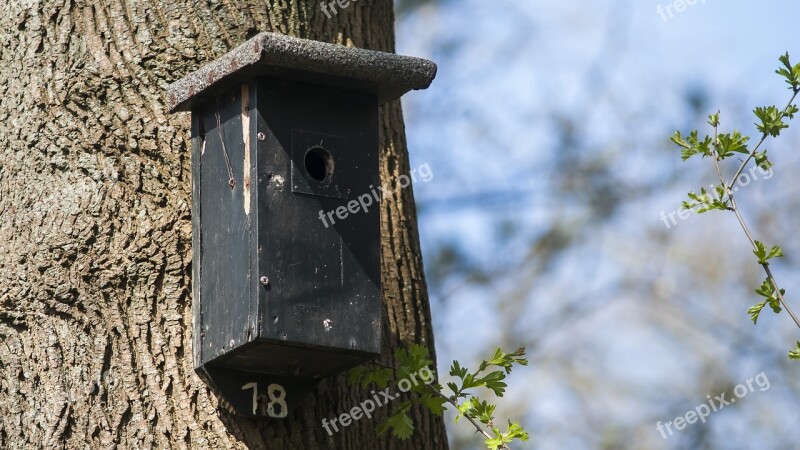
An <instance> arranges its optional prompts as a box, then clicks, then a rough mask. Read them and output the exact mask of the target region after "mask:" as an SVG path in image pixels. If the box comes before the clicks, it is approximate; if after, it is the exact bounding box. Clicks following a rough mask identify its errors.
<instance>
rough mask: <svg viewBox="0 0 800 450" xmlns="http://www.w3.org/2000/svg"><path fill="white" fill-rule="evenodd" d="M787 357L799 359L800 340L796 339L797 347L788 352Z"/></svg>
mask: <svg viewBox="0 0 800 450" xmlns="http://www.w3.org/2000/svg"><path fill="white" fill-rule="evenodd" d="M789 359H800V341H797V347H795V349H794V350H792V351H790V352H789Z"/></svg>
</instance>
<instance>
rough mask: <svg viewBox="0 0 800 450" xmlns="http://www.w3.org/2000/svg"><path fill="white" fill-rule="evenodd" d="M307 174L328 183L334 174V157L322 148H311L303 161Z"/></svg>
mask: <svg viewBox="0 0 800 450" xmlns="http://www.w3.org/2000/svg"><path fill="white" fill-rule="evenodd" d="M303 163H304V165H305V166H306V172H308V175H309V176H311V178H313V179H315V180H317V181H328V180H329V179H330V178H331V174H333V156H332V155H331V152H329V151H327V150H325V149H324V148H322V147H311V148H310V149H308V151H307V152H306V157H305V159H304V161H303Z"/></svg>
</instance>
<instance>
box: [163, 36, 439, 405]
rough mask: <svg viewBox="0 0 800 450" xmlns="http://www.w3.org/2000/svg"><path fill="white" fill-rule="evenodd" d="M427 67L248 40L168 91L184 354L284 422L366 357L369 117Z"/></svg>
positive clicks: (371, 253) (372, 234)
mask: <svg viewBox="0 0 800 450" xmlns="http://www.w3.org/2000/svg"><path fill="white" fill-rule="evenodd" d="M435 74H436V65H435V64H433V63H432V62H430V61H427V60H424V59H419V58H412V57H406V56H399V55H395V54H390V53H382V52H376V51H369V50H363V49H356V48H348V47H345V46H341V45H333V44H326V43H321V42H316V41H310V40H304V39H297V38H291V37H287V36H282V35H277V34H273V33H261V34H259V35H257V36H255V37H253V38H252V39H250V40H248V41H247V42H245V43H244V44H242V45H240V46H239V47H237V48H235V49H234V50H232V51H231V52H229V53H227V54H225V55H223V56H222V57H220V58H219V59H217V60H215V61H213V62H211V63H209V64H208V65H206V66H204V67H202V68H200V69H199V70H197V71H196V72H194V73H191V74H189V75H188V76H186V77H185V78H183V79H181V80H179V81H177V82H175V83H173V84H172V85H170V87H169V93H168V96H169V105H170V110H171V111H172V112H175V111H191V114H192V131H191V133H192V158H191V159H192V236H193V237H192V247H193V258H194V259H193V262H192V268H193V281H192V291H193V305H192V309H193V316H194V321H193V336H194V339H193V345H194V350H193V356H194V364H195V367H196V369H197V371H198V373H200V374H201V375H202V376H203V378H204V379H205V380H206V381H207V382H209V383H210V384H211V385H212V387H213V388H215V389H216V390H217V392H218V395H220V396H221V397H222V398H223V399H224V400H225V401H226V402H227V403H228V404H229V405H230V406H232V407H233V409H234V410H235V411H236V412H237V413H239V414H242V415H249V416H268V417H273V418H281V417H286V416H287V414H288V413H289V411H291V410H292V409H293V408H294V407H295V406H296V405H297V404H298V403H299V401H300V400H301V399H302V397H304V396H305V395H306V394H307V393H308V392H309V391H310V390H311V389H313V388H314V386H315V385H316V384H317V383H318V382H319V380H320V379H321V378H324V377H328V376H331V375H335V374H337V373H340V372H342V371H344V370H347V369H349V368H351V367H354V366H356V365H358V364H361V363H363V362H365V361H368V360H370V359H373V358H375V357H376V356H377V355H379V354H380V350H381V314H382V307H381V270H380V267H381V260H380V227H379V225H380V223H379V220H380V212H379V211H380V209H379V207H378V197H377V193H376V188H377V187H378V186H379V185H380V179H379V173H378V156H379V151H380V149H379V140H378V107H379V106H380V105H382V104H383V103H386V102H388V101H390V100H393V99H396V98H398V97H400V96H402V95H403V94H405V93H406V92H408V91H410V90H412V89H425V88H427V87H428V86H429V85H430V83H431V81H432V80H433V78H434V76H435Z"/></svg>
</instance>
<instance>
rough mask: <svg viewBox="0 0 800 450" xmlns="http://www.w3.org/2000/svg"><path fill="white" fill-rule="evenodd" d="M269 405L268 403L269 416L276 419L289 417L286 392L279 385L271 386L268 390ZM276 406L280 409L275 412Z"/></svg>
mask: <svg viewBox="0 0 800 450" xmlns="http://www.w3.org/2000/svg"><path fill="white" fill-rule="evenodd" d="M267 395H268V396H269V403H267V415H268V416H270V417H275V418H279V419H280V418H283V417H286V416H287V415H289V408H288V407H287V406H286V401H285V400H286V390H285V389H284V388H283V386H281V385H279V384H270V385H269V387H268V388H267ZM275 405H278V406H279V407H280V409H279V410H278V412H277V413H276V412H275Z"/></svg>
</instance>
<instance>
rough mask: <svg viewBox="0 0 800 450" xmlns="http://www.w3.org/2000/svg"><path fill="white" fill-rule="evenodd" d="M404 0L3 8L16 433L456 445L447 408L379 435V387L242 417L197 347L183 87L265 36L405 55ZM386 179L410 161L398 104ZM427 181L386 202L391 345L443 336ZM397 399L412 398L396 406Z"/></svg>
mask: <svg viewBox="0 0 800 450" xmlns="http://www.w3.org/2000/svg"><path fill="white" fill-rule="evenodd" d="M393 21H394V17H393V11H392V4H391V2H390V1H386V0H359V1H357V2H353V3H351V4H350V5H349V7H347V8H345V9H342V10H339V11H338V13H337V14H335V15H332V18H330V19H329V18H328V17H327V16H326V15H325V14H324V13H323V12H322V11H321V8H320V4H319V3H318V2H316V1H303V0H271V1H268V2H264V1H259V0H195V1H189V0H93V1H88V0H7V1H5V2H3V3H2V5H0V36H2V38H1V39H0V43H2V44H1V45H2V46H0V448H10V449H18V448H19V449H23V448H25V449H28V448H113V447H119V448H172V447H176V448H213V449H220V448H268V449H281V450H283V449H352V450H356V449H358V450H361V449H421V448H447V441H446V436H445V432H444V426H443V422H442V419H441V418H439V417H435V416H432V415H431V414H428V413H426V412H424V411H419V410H417V411H414V414H413V418H414V422H415V426H416V431H415V434H414V436H413V437H412V438H411V439H410V440H408V441H397V440H395V439H393V438H391V437H389V436H377V435H376V432H375V427H376V424H377V423H379V422H380V421H382V420H383V419H384V418H385V417H386V416H387V415H388V414H389V413H391V411H392V410H391V408H382V409H380V410H379V411H377V412H376V413H377V416H376V418H375V419H374V420H373V421H368V420H365V419H362V420H360V421H357V422H355V423H354V424H353V425H350V426H349V427H347V428H343V429H342V431H341V432H339V433H334V434H333V435H332V436H329V435H328V433H326V432H325V430H324V429H323V428H322V425H321V420H322V419H323V418H328V419H330V418H333V417H336V416H337V415H339V414H341V413H343V412H345V411H348V410H349V409H350V408H351V407H352V406H355V405H357V404H358V403H359V402H361V401H363V400H365V399H367V398H370V396H369V392H364V391H361V390H359V389H357V388H355V387H353V386H349V385H348V383H347V381H346V378H345V377H344V376H339V377H336V378H334V379H330V380H326V381H324V382H323V383H322V385H320V387H319V388H318V389H317V390H316V391H315V392H314V394H313V395H311V396H309V397H308V398H307V399H306V401H305V402H304V403H303V405H302V406H301V407H300V408H298V410H296V411H295V412H294V413H293V414H292V415H291V416H290V417H289V418H288V419H286V420H284V421H279V422H268V421H266V420H251V419H243V418H240V417H236V416H232V415H229V414H228V413H226V412H224V411H222V410H220V409H219V408H218V400H217V398H216V396H215V395H214V393H213V392H211V391H209V390H208V388H207V386H206V385H205V384H204V383H203V382H202V381H201V380H200V379H199V378H198V376H197V375H196V374H195V372H194V368H193V365H192V360H191V355H192V352H191V333H192V330H191V323H192V320H191V317H192V314H191V290H190V286H191V282H190V279H189V277H190V273H191V267H190V261H191V219H190V217H191V211H190V204H191V201H190V189H191V180H190V161H189V154H190V151H189V132H190V120H189V114H188V113H182V114H178V115H168V114H167V112H166V95H165V91H166V87H167V85H168V84H169V83H170V82H172V81H175V80H177V79H178V78H180V77H182V76H184V75H185V74H187V73H189V72H191V71H193V70H195V69H197V68H198V67H199V66H201V65H202V64H204V63H206V62H208V61H210V60H212V59H214V58H216V57H218V56H220V55H221V54H223V53H224V52H226V51H227V50H229V49H230V48H232V47H234V46H235V45H237V44H239V43H241V42H243V41H244V40H245V39H246V38H247V37H249V36H252V35H254V34H255V33H256V32H258V31H264V30H267V31H269V30H271V31H275V32H279V33H283V34H289V35H293V36H299V37H304V38H310V39H317V40H322V41H328V42H337V43H343V44H346V45H351V46H356V47H364V48H370V49H376V50H383V51H393V50H394V34H393V33H394V32H393ZM381 145H382V157H381V177H382V179H383V180H390V179H393V178H396V177H397V176H398V175H400V174H403V173H408V170H409V163H408V154H407V149H406V142H405V136H404V128H403V119H402V111H401V108H400V102H399V101H394V102H391V103H390V104H388V105H386V106H384V107H383V108H382V109H381ZM415 214H416V212H415V209H414V200H413V195H412V192H411V190H410V189H406V190H403V191H402V193H401V194H400V195H395V196H393V197H391V198H388V199H386V200H385V201H384V202H383V204H382V218H381V233H382V248H383V288H384V297H385V300H384V301H385V317H384V329H385V331H386V332H385V336H384V347H385V348H384V360H385V361H386V362H388V361H389V360H390V356H389V355H390V352H391V351H392V350H393V349H394V348H396V347H398V346H400V345H404V344H408V343H411V342H422V343H425V344H426V345H429V346H430V347H431V350H433V335H432V331H431V322H430V311H429V306H428V298H427V292H426V286H425V280H424V276H423V271H422V261H421V256H420V250H419V242H418V235H417V230H416V218H415ZM399 403H400V401H396V402H395V406H397V405H399Z"/></svg>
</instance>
